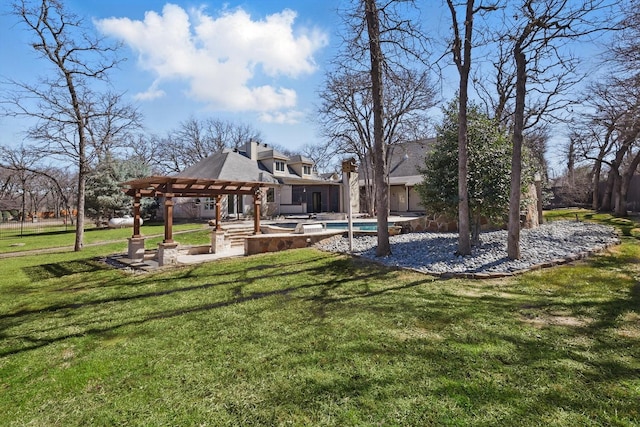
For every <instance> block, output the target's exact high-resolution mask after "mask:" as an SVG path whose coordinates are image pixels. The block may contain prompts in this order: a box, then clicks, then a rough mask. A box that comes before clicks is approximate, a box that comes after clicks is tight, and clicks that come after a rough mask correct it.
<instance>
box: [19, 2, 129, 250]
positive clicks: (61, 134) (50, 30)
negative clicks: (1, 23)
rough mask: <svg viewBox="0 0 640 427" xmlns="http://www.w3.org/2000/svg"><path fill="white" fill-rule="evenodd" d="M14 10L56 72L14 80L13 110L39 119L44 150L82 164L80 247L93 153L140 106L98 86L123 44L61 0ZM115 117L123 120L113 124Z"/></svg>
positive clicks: (34, 134) (35, 132)
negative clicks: (103, 35) (107, 37)
mask: <svg viewBox="0 0 640 427" xmlns="http://www.w3.org/2000/svg"><path fill="white" fill-rule="evenodd" d="M12 11H13V14H15V15H16V16H17V17H18V18H19V19H20V21H21V23H22V24H24V25H25V26H26V28H27V30H28V31H29V32H30V33H31V35H32V36H33V42H32V43H31V47H32V48H33V49H34V50H35V51H36V52H37V53H38V54H39V55H40V57H41V58H42V59H43V60H44V61H47V62H48V63H49V64H50V65H51V66H52V68H51V69H52V72H51V73H50V74H48V76H47V77H43V78H42V79H41V80H40V81H39V82H38V83H37V84H31V83H23V82H18V81H11V82H10V83H11V84H12V85H13V86H14V87H15V88H17V89H16V90H15V91H13V93H12V94H10V95H9V96H8V97H7V102H8V103H10V104H11V105H12V108H11V112H10V114H14V115H17V116H26V117H29V118H31V119H35V120H36V123H37V124H36V125H35V126H33V127H32V128H31V129H30V130H29V132H28V136H29V137H31V138H32V139H35V140H37V141H39V142H40V143H41V144H42V147H41V148H42V151H43V152H47V153H49V154H51V155H54V156H58V157H61V158H64V159H66V160H71V161H73V163H74V164H75V166H76V167H77V172H78V173H77V178H78V183H77V222H76V239H75V245H74V249H75V250H76V251H79V250H81V249H82V246H83V236H84V198H85V196H84V195H85V185H86V179H87V175H88V174H89V173H90V170H91V160H92V156H93V155H97V154H99V153H100V151H101V150H103V149H108V148H109V146H110V144H111V143H112V142H113V141H114V139H115V138H114V135H115V133H118V132H122V131H123V129H125V128H126V126H128V125H127V124H125V123H126V122H127V121H128V119H132V117H131V115H132V113H134V115H135V110H134V109H133V108H130V107H128V106H125V107H123V108H120V107H119V102H120V101H121V99H120V95H113V94H109V93H106V94H103V93H100V92H98V91H97V90H96V88H97V87H98V85H99V84H100V83H106V82H107V73H108V72H109V71H110V70H111V69H112V68H114V67H115V66H116V65H117V64H118V59H117V58H116V57H115V56H114V55H115V51H116V49H117V46H115V45H109V44H107V43H106V42H105V41H104V40H103V39H100V38H97V37H96V36H95V35H94V33H92V32H91V31H89V30H88V29H87V28H86V27H85V25H84V21H83V19H82V18H79V17H78V16H76V15H75V14H73V13H71V12H70V11H68V10H67V9H66V8H65V6H64V4H63V3H62V2H61V1H60V0H41V1H37V2H36V1H34V2H30V1H27V0H20V1H15V2H14V3H13V4H12ZM127 116H128V119H127ZM114 117H118V119H117V120H120V121H121V123H123V124H122V125H114V126H111V125H108V124H107V123H108V122H109V121H110V120H111V118H114ZM132 121H133V122H136V121H137V118H136V117H134V118H133V120H132ZM130 123H131V122H129V124H130ZM105 126H106V127H105ZM121 126H122V127H121ZM116 129H118V130H117V131H116Z"/></svg>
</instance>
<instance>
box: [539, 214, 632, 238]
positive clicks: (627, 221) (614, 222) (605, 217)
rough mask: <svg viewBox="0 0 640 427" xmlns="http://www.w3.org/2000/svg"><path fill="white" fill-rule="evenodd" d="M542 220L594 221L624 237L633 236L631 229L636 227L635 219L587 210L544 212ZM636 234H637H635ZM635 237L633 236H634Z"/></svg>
mask: <svg viewBox="0 0 640 427" xmlns="http://www.w3.org/2000/svg"><path fill="white" fill-rule="evenodd" d="M544 218H545V219H546V220H549V221H556V220H579V221H595V222H599V223H601V224H607V225H611V226H612V227H616V228H618V229H619V230H620V232H621V234H622V235H624V236H632V235H634V233H635V232H634V231H633V229H634V228H636V227H638V223H637V218H621V217H617V216H614V215H612V214H610V213H595V212H593V211H591V210H588V209H577V208H573V209H557V210H553V211H546V212H544ZM636 234H638V233H636ZM634 237H635V236H634Z"/></svg>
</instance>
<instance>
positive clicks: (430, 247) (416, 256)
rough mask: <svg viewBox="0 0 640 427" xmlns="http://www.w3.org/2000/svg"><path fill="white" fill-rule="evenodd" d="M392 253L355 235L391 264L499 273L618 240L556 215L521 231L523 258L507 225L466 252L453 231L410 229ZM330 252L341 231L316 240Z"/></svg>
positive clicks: (337, 248) (342, 246) (361, 246)
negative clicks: (512, 250) (511, 243)
mask: <svg viewBox="0 0 640 427" xmlns="http://www.w3.org/2000/svg"><path fill="white" fill-rule="evenodd" d="M389 240H390V242H391V252H392V255H390V256H388V257H383V258H377V257H376V256H375V251H376V246H377V237H376V236H362V235H361V236H357V235H356V236H354V239H353V253H354V255H358V256H361V257H364V258H369V259H374V260H376V261H378V262H381V263H383V264H386V265H390V266H397V267H403V268H410V269H414V270H418V271H421V272H424V273H431V274H439V275H460V276H477V277H483V276H484V275H488V276H500V275H505V274H506V275H509V274H514V273H517V272H522V271H528V270H531V269H535V268H540V267H547V266H551V265H555V264H560V263H563V262H566V261H571V260H575V259H579V258H582V257H584V256H586V255H589V254H591V253H594V252H598V251H601V250H603V249H605V248H606V247H608V246H611V245H614V244H618V243H619V239H618V236H617V234H616V232H615V230H614V228H612V227H608V226H604V225H600V224H593V223H587V222H576V221H554V222H549V223H545V224H543V225H542V226H541V227H538V228H534V229H525V230H522V231H521V232H520V250H521V255H522V256H521V259H519V260H509V259H508V258H507V243H506V242H507V231H506V230H499V231H491V232H485V233H482V234H481V235H480V241H481V245H480V246H479V247H474V248H473V250H472V254H471V255H470V256H466V257H461V256H456V255H455V251H456V249H457V245H458V235H457V233H408V234H400V235H398V236H391V237H390V239H389ZM316 247H317V248H319V249H321V250H325V251H330V252H343V253H347V252H348V251H349V241H348V239H347V238H346V237H344V236H334V237H332V238H330V239H327V240H323V241H321V242H319V243H317V244H316Z"/></svg>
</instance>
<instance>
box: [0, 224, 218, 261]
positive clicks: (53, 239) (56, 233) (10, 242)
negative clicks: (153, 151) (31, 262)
mask: <svg viewBox="0 0 640 427" xmlns="http://www.w3.org/2000/svg"><path fill="white" fill-rule="evenodd" d="M50 228H51V231H44V232H41V233H37V234H36V233H34V234H27V235H24V236H22V237H20V236H15V237H11V238H2V239H0V254H2V253H7V252H23V251H30V250H35V249H50V248H68V247H73V245H74V243H75V238H76V235H75V231H74V230H73V229H71V228H70V229H69V230H66V231H65V230H60V229H58V228H59V227H50ZM173 230H174V233H177V234H179V233H181V232H191V231H194V232H195V231H201V232H203V233H207V232H208V228H207V226H206V225H205V224H198V223H186V224H176V225H174V227H173ZM141 232H142V234H143V235H145V236H156V237H154V238H150V239H148V240H147V241H146V242H145V246H147V247H149V248H157V247H158V246H157V243H158V242H159V241H161V240H162V236H163V235H164V225H162V224H151V225H143V226H142V227H141ZM131 235H132V228H131V227H128V228H93V227H91V228H87V229H85V232H84V245H88V246H90V245H94V244H103V243H104V242H111V241H113V242H124V243H125V245H126V238H128V237H131ZM208 239H209V238H208V237H204V238H203V239H201V240H202V241H203V242H207V241H208ZM125 248H126V246H125ZM125 252H126V250H125Z"/></svg>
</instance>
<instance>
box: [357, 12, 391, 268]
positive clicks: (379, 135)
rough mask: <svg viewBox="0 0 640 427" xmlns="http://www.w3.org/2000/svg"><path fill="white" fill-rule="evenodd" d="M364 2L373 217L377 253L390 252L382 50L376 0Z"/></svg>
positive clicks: (379, 254) (377, 254)
mask: <svg viewBox="0 0 640 427" xmlns="http://www.w3.org/2000/svg"><path fill="white" fill-rule="evenodd" d="M364 1H365V17H366V21H367V32H368V34H369V55H370V57H371V87H372V95H373V142H374V144H373V155H374V162H375V164H374V179H375V185H376V218H377V220H378V221H377V225H378V247H377V249H376V256H379V257H381V256H387V255H390V254H391V245H390V244H389V223H388V218H389V211H388V206H389V193H388V190H387V185H386V183H385V172H386V167H385V144H384V129H383V122H382V120H383V102H382V101H383V88H382V60H383V59H382V50H381V47H380V22H379V18H378V8H377V5H376V2H375V0H364Z"/></svg>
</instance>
